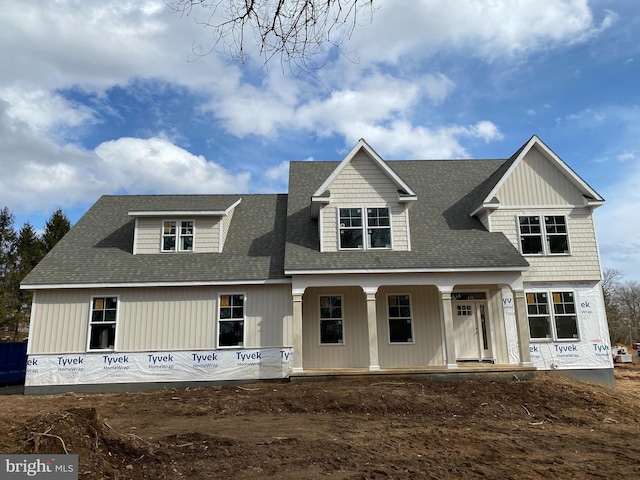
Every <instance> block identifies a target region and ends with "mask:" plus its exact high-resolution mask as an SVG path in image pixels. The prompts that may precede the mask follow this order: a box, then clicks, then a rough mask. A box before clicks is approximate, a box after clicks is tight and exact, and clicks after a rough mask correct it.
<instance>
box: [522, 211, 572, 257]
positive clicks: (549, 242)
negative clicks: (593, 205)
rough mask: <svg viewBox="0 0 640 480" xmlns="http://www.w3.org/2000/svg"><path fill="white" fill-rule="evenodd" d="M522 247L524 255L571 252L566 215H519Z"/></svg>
mask: <svg viewBox="0 0 640 480" xmlns="http://www.w3.org/2000/svg"><path fill="white" fill-rule="evenodd" d="M518 228H519V234H520V249H521V251H522V253H523V254H524V255H561V254H568V253H569V235H568V232H567V218H566V217H565V216H564V215H545V216H540V215H528V216H521V217H518Z"/></svg>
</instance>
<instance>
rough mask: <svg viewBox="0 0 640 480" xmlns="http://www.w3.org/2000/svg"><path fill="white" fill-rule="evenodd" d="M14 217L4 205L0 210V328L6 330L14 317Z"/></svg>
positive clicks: (15, 237)
mask: <svg viewBox="0 0 640 480" xmlns="http://www.w3.org/2000/svg"><path fill="white" fill-rule="evenodd" d="M14 219H15V217H14V216H13V214H12V213H11V211H10V210H9V209H8V208H7V207H4V208H3V209H2V210H0V328H2V329H3V330H6V329H7V328H8V327H9V326H11V325H12V321H13V318H14V312H15V310H14V307H15V302H14V298H13V296H14V292H15V288H14V285H15V275H14V272H15V264H16V239H17V236H16V232H15V230H14V226H13V224H14V221H15V220H14Z"/></svg>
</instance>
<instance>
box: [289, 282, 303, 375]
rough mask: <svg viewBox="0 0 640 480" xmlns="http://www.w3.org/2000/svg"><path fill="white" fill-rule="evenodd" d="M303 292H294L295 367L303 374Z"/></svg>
mask: <svg viewBox="0 0 640 480" xmlns="http://www.w3.org/2000/svg"><path fill="white" fill-rule="evenodd" d="M302 293H303V292H302V291H294V292H293V367H292V368H291V371H292V372H298V373H299V372H302Z"/></svg>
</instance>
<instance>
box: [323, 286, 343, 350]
mask: <svg viewBox="0 0 640 480" xmlns="http://www.w3.org/2000/svg"><path fill="white" fill-rule="evenodd" d="M322 297H339V298H340V314H341V315H340V318H339V319H336V318H322V300H321V299H322ZM323 320H340V321H341V322H342V341H341V342H339V343H323V342H322V321H323ZM318 345H319V346H321V347H338V346H340V347H341V346H344V345H346V340H345V328H344V295H343V294H341V293H321V294H319V295H318Z"/></svg>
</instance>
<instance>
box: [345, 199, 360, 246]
mask: <svg viewBox="0 0 640 480" xmlns="http://www.w3.org/2000/svg"><path fill="white" fill-rule="evenodd" d="M340 248H344V249H347V248H356V249H357V248H362V209H361V208H341V209H340Z"/></svg>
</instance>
